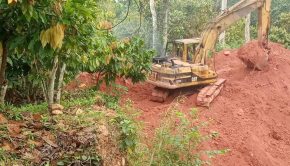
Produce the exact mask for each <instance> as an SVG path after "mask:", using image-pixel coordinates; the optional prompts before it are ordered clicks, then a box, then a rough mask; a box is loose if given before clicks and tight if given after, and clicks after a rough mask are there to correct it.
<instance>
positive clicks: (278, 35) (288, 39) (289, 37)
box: [269, 26, 290, 49]
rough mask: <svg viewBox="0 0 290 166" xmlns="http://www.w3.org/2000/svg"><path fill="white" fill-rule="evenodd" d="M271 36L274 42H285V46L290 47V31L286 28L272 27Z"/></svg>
mask: <svg viewBox="0 0 290 166" xmlns="http://www.w3.org/2000/svg"><path fill="white" fill-rule="evenodd" d="M269 38H270V40H271V41H273V42H277V43H281V44H284V46H285V47H286V48H288V49H290V33H289V32H287V31H286V29H284V28H281V27H276V26H273V27H271V31H270V35H269Z"/></svg>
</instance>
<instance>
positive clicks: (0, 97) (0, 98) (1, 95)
mask: <svg viewBox="0 0 290 166" xmlns="http://www.w3.org/2000/svg"><path fill="white" fill-rule="evenodd" d="M7 88H8V84H6V85H2V86H1V90H0V105H4V103H5V96H6V91H7Z"/></svg>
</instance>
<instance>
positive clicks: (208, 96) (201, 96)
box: [196, 79, 226, 107]
mask: <svg viewBox="0 0 290 166" xmlns="http://www.w3.org/2000/svg"><path fill="white" fill-rule="evenodd" d="M225 82H226V80H225V79H218V81H217V82H215V83H213V84H210V85H208V86H206V87H204V88H203V89H201V91H200V92H199V93H198V96H197V103H196V104H197V105H198V106H204V107H209V105H210V103H211V102H212V101H213V100H214V99H215V98H216V97H217V96H218V95H219V94H220V92H221V90H222V89H223V87H224V83H225Z"/></svg>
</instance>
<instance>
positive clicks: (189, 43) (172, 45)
mask: <svg viewBox="0 0 290 166" xmlns="http://www.w3.org/2000/svg"><path fill="white" fill-rule="evenodd" d="M199 41H200V39H199V38H193V39H178V40H175V41H173V42H168V43H167V45H166V49H165V52H164V55H163V56H160V57H155V58H154V60H153V62H154V63H163V62H165V61H167V60H168V59H178V60H180V61H183V62H188V63H191V62H192V60H193V59H194V55H195V49H196V47H197V46H198V44H199Z"/></svg>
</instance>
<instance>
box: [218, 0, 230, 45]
mask: <svg viewBox="0 0 290 166" xmlns="http://www.w3.org/2000/svg"><path fill="white" fill-rule="evenodd" d="M227 4H228V1H227V0H222V5H221V12H225V10H226V9H227V6H228V5H227ZM225 37H226V32H222V33H221V34H220V36H219V41H220V43H221V44H222V45H225Z"/></svg>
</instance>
